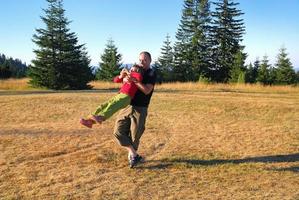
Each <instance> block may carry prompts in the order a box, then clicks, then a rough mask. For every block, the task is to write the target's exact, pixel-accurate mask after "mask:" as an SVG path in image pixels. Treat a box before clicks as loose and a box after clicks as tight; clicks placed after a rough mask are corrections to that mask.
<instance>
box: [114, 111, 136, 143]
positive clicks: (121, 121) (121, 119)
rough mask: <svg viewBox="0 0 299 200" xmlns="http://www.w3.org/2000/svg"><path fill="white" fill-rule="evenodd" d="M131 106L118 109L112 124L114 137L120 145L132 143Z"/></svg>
mask: <svg viewBox="0 0 299 200" xmlns="http://www.w3.org/2000/svg"><path fill="white" fill-rule="evenodd" d="M131 113H132V106H130V105H129V106H127V107H126V108H124V109H122V110H120V112H119V114H118V116H117V119H116V121H115V125H114V131H113V134H114V137H115V138H116V139H117V141H118V143H119V144H120V145H121V146H124V147H128V146H130V145H132V139H131V137H130V126H131V119H130V116H131Z"/></svg>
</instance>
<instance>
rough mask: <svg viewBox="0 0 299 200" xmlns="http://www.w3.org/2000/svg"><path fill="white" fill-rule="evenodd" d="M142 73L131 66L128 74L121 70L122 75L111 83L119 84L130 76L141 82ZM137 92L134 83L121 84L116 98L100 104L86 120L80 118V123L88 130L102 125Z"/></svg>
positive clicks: (126, 71) (135, 66) (127, 103)
mask: <svg viewBox="0 0 299 200" xmlns="http://www.w3.org/2000/svg"><path fill="white" fill-rule="evenodd" d="M142 73H143V70H142V68H141V67H140V66H138V65H133V66H132V67H131V69H130V72H128V70H126V69H123V70H122V73H121V74H120V75H119V76H117V77H115V78H114V79H113V81H114V82H115V83H121V82H122V81H123V79H124V78H125V77H126V76H130V77H132V78H135V79H136V80H137V81H139V82H141V81H142ZM137 90H138V88H137V86H136V85H135V83H134V82H125V83H123V85H122V86H121V88H120V91H119V93H118V94H117V95H116V96H114V97H112V98H111V99H110V100H108V101H106V102H105V103H103V104H101V105H100V106H99V107H98V108H97V109H96V111H94V112H93V113H92V114H91V115H90V116H89V117H88V118H87V119H83V118H81V119H80V123H81V124H82V125H84V126H86V127H88V128H92V125H93V124H96V123H99V124H100V123H102V122H103V121H105V120H107V119H108V118H109V117H111V116H112V115H113V114H114V113H116V112H117V111H119V110H120V109H122V108H125V107H126V106H127V105H129V104H130V102H131V99H132V98H133V97H134V95H135V93H136V92H137Z"/></svg>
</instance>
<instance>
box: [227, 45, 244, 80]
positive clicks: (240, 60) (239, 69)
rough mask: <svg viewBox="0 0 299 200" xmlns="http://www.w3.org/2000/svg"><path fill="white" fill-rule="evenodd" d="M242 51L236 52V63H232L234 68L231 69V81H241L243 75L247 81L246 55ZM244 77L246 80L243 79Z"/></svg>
mask: <svg viewBox="0 0 299 200" xmlns="http://www.w3.org/2000/svg"><path fill="white" fill-rule="evenodd" d="M244 55H245V54H244V53H243V52H242V51H240V50H239V51H238V52H237V53H236V54H235V59H234V63H233V65H232V69H231V71H230V80H229V82H231V83H240V80H241V79H240V76H242V80H241V81H242V82H245V71H246V68H245V60H246V57H245V56H244ZM243 79H244V80H243Z"/></svg>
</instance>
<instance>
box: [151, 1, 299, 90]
mask: <svg viewBox="0 0 299 200" xmlns="http://www.w3.org/2000/svg"><path fill="white" fill-rule="evenodd" d="M211 4H213V5H214V10H211V9H210V5H211ZM238 5H239V3H235V2H233V0H217V1H209V0H184V5H183V9H182V17H181V21H180V24H179V28H178V30H177V32H176V35H175V37H176V41H175V43H174V45H173V46H172V45H171V41H170V36H169V35H167V36H166V40H165V41H164V42H163V46H162V48H161V55H160V57H159V58H158V61H157V62H156V63H155V67H156V69H157V70H158V72H159V73H158V74H159V75H160V80H161V81H166V82H167V81H203V82H222V83H227V82H231V83H236V82H238V83H262V84H294V83H296V82H297V83H298V82H299V73H297V74H296V73H295V71H294V69H293V66H292V63H291V62H290V59H289V58H288V55H287V53H286V48H284V47H282V48H281V49H280V50H279V54H278V56H277V62H276V63H275V65H274V66H271V65H270V64H269V60H268V58H267V56H264V58H263V59H262V60H261V61H260V60H259V59H257V60H256V61H255V62H254V64H249V65H245V60H246V57H247V54H246V53H245V52H244V48H245V46H242V44H241V42H242V37H243V34H244V32H245V25H244V22H243V19H242V18H241V16H242V15H243V14H244V13H242V11H241V10H239V9H238V8H237V7H238Z"/></svg>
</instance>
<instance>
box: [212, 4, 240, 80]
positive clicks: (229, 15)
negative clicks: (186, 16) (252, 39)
mask: <svg viewBox="0 0 299 200" xmlns="http://www.w3.org/2000/svg"><path fill="white" fill-rule="evenodd" d="M214 4H215V6H216V8H215V12H213V13H212V16H213V22H212V34H211V44H212V46H213V49H212V57H213V67H212V68H211V69H210V70H211V75H212V79H213V80H214V81H217V82H227V81H228V80H229V79H230V71H231V69H232V64H233V62H234V56H235V54H236V53H237V52H238V51H239V50H243V48H244V47H243V46H241V44H240V42H241V41H242V36H243V34H244V31H245V28H244V23H243V19H239V17H240V16H241V15H243V13H242V12H241V11H240V10H238V9H237V8H236V7H237V5H239V3H234V2H233V0H218V2H215V3H214Z"/></svg>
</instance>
